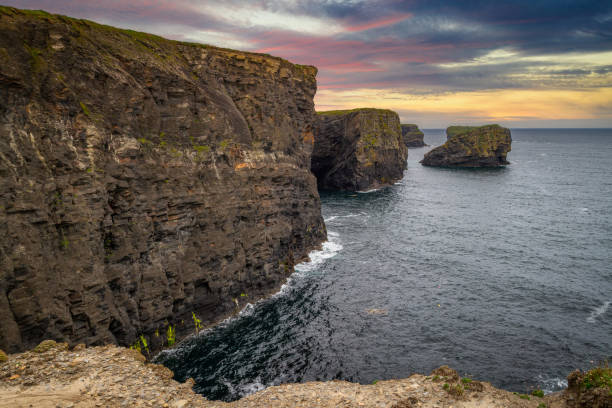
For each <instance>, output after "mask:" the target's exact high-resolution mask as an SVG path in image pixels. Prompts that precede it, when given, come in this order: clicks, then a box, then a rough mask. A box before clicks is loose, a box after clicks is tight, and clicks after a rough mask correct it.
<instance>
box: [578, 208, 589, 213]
mask: <svg viewBox="0 0 612 408" xmlns="http://www.w3.org/2000/svg"><path fill="white" fill-rule="evenodd" d="M580 211H582V212H589V209H588V208H586V207H583V208H581V209H580Z"/></svg>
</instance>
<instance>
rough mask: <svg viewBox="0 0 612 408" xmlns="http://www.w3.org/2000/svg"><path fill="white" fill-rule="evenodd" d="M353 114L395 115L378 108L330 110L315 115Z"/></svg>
mask: <svg viewBox="0 0 612 408" xmlns="http://www.w3.org/2000/svg"><path fill="white" fill-rule="evenodd" d="M355 112H378V113H392V114H395V112H393V111H392V110H391V109H378V108H355V109H343V110H330V111H322V112H317V115H323V116H340V115H347V114H349V113H355Z"/></svg>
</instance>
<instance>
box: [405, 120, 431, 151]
mask: <svg viewBox="0 0 612 408" xmlns="http://www.w3.org/2000/svg"><path fill="white" fill-rule="evenodd" d="M401 127H402V138H403V140H404V143H405V144H406V146H407V147H423V146H427V145H426V144H425V141H424V140H423V139H424V137H425V135H424V134H423V132H421V130H420V129H419V127H418V126H417V125H413V124H406V125H401Z"/></svg>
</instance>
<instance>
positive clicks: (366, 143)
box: [311, 109, 408, 191]
mask: <svg viewBox="0 0 612 408" xmlns="http://www.w3.org/2000/svg"><path fill="white" fill-rule="evenodd" d="M314 133H315V145H314V151H313V153H312V162H311V163H312V166H311V167H312V172H313V173H314V174H315V176H317V182H318V185H319V188H321V189H324V190H349V191H355V190H368V189H372V188H378V187H380V186H383V185H388V184H391V183H393V182H394V181H397V180H399V179H401V178H402V176H403V172H404V169H406V158H407V157H408V149H407V148H406V145H405V143H404V142H403V140H402V132H401V129H400V123H399V117H398V116H397V113H395V112H393V111H390V110H382V109H354V110H349V111H329V112H318V114H317V122H316V125H315V132H314Z"/></svg>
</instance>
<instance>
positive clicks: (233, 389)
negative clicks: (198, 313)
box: [222, 377, 266, 398]
mask: <svg viewBox="0 0 612 408" xmlns="http://www.w3.org/2000/svg"><path fill="white" fill-rule="evenodd" d="M222 382H223V384H224V385H225V386H226V387H227V388H228V390H229V391H230V393H231V394H234V395H238V396H240V397H241V398H242V397H246V396H249V395H251V394H255V393H256V392H257V391H261V390H263V389H265V388H266V386H265V385H264V384H262V382H261V378H260V377H257V378H256V379H255V381H253V382H249V383H246V384H232V383H231V382H229V381H225V380H222Z"/></svg>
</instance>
